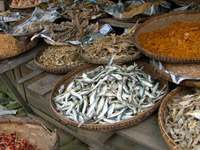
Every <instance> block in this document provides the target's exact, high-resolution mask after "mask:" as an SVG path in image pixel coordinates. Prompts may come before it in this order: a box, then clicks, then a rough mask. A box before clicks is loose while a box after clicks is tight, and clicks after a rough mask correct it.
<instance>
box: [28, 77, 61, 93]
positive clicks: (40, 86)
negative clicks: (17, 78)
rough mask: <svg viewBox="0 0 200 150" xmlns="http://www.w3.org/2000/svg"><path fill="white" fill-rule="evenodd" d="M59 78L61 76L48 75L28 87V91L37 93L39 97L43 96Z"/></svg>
mask: <svg viewBox="0 0 200 150" xmlns="http://www.w3.org/2000/svg"><path fill="white" fill-rule="evenodd" d="M61 77H62V75H55V74H48V75H47V76H45V77H44V78H42V79H40V80H38V81H36V82H35V83H33V84H31V85H29V86H28V89H30V90H31V91H34V92H35V93H38V94H39V95H45V94H46V93H48V92H50V91H51V90H52V88H53V86H54V85H55V84H56V82H57V81H58V80H59V79H60V78H61Z"/></svg>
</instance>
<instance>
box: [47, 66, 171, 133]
mask: <svg viewBox="0 0 200 150" xmlns="http://www.w3.org/2000/svg"><path fill="white" fill-rule="evenodd" d="M151 74H152V72H151V66H150V65H148V64H146V63H142V62H138V63H137V64H136V63H130V64H129V66H127V67H126V66H123V67H122V66H118V65H107V66H100V67H97V66H95V65H86V66H83V67H80V68H77V69H75V70H74V71H72V72H69V73H68V74H66V75H65V76H64V77H63V78H62V79H61V80H60V81H58V82H57V84H56V85H55V87H54V88H53V90H52V93H51V98H50V105H51V108H52V110H53V111H54V113H55V114H56V116H57V117H58V118H59V119H61V120H62V121H63V122H65V123H66V124H70V125H72V126H75V127H80V128H82V129H86V130H96V131H110V130H117V129H121V128H125V127H129V126H131V125H134V124H136V123H139V122H140V121H142V120H144V119H146V118H147V117H148V116H150V115H151V114H152V113H153V112H154V110H155V109H156V108H157V107H158V106H159V104H160V102H161V101H162V99H163V98H164V97H165V95H166V94H167V93H168V83H167V82H165V81H162V80H159V79H151Z"/></svg>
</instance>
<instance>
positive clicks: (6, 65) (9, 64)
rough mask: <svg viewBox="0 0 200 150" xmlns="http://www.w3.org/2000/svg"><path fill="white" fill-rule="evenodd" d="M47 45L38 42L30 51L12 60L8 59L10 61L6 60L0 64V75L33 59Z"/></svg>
mask: <svg viewBox="0 0 200 150" xmlns="http://www.w3.org/2000/svg"><path fill="white" fill-rule="evenodd" d="M46 45H47V44H46V43H44V42H39V43H38V44H37V46H36V47H34V48H32V49H31V50H29V51H27V52H25V53H23V54H21V55H19V56H16V57H14V58H10V59H7V61H4V62H3V63H0V68H1V69H0V74H2V73H4V72H7V71H9V70H11V69H14V68H15V67H17V66H19V65H21V64H23V63H25V62H27V61H29V60H31V59H33V57H34V56H35V54H36V53H37V52H38V51H39V50H41V49H43V48H44V47H45V46H46Z"/></svg>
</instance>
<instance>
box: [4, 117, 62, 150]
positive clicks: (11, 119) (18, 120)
mask: <svg viewBox="0 0 200 150" xmlns="http://www.w3.org/2000/svg"><path fill="white" fill-rule="evenodd" d="M4 123H9V124H18V125H26V124H29V125H31V127H34V126H36V127H37V126H40V127H42V128H43V129H44V131H45V133H46V134H49V135H51V137H52V140H53V141H52V142H54V144H53V146H52V148H51V150H57V149H58V142H59V137H58V135H57V133H56V132H50V131H49V130H48V129H47V128H46V127H45V126H44V124H43V123H42V122H40V121H38V120H33V119H30V118H17V117H5V116H0V124H4Z"/></svg>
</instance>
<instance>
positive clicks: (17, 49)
mask: <svg viewBox="0 0 200 150" xmlns="http://www.w3.org/2000/svg"><path fill="white" fill-rule="evenodd" d="M37 42H38V40H34V41H32V42H31V41H29V39H27V38H25V39H17V38H14V37H12V36H11V35H9V34H0V60H2V59H6V58H10V57H14V56H17V55H19V54H21V53H23V52H25V51H27V50H29V49H31V48H33V47H34V46H36V44H37Z"/></svg>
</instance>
